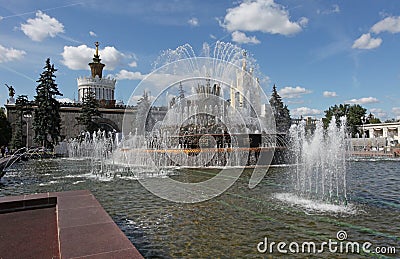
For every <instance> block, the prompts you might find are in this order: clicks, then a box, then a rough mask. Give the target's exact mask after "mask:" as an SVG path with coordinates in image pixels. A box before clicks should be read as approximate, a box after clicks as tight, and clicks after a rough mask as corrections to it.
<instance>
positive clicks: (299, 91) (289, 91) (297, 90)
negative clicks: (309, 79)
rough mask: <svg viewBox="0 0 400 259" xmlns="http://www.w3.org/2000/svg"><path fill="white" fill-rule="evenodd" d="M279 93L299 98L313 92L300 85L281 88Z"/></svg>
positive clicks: (285, 96) (282, 95) (287, 96)
mask: <svg viewBox="0 0 400 259" xmlns="http://www.w3.org/2000/svg"><path fill="white" fill-rule="evenodd" d="M278 93H279V95H280V96H281V97H282V98H299V97H301V96H302V95H303V94H309V93H311V91H310V90H307V89H305V88H304V87H300V86H296V87H290V86H286V87H284V88H282V89H281V90H279V91H278Z"/></svg>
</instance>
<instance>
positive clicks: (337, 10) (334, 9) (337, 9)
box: [317, 4, 340, 14]
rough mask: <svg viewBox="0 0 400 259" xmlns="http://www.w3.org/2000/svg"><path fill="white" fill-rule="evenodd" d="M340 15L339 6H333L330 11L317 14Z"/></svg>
mask: <svg viewBox="0 0 400 259" xmlns="http://www.w3.org/2000/svg"><path fill="white" fill-rule="evenodd" d="M334 13H340V7H339V5H337V4H333V5H332V6H331V8H330V9H327V10H320V9H318V10H317V14H334Z"/></svg>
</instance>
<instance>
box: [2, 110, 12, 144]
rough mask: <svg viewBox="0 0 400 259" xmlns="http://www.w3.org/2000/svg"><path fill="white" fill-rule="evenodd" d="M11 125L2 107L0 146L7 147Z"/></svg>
mask: <svg viewBox="0 0 400 259" xmlns="http://www.w3.org/2000/svg"><path fill="white" fill-rule="evenodd" d="M11 133H12V130H11V125H10V122H9V121H8V120H7V116H6V113H5V112H4V109H3V107H1V108H0V146H5V145H8V143H9V142H10V140H11V135H12V134H11Z"/></svg>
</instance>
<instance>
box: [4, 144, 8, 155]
mask: <svg viewBox="0 0 400 259" xmlns="http://www.w3.org/2000/svg"><path fill="white" fill-rule="evenodd" d="M4 151H5V152H6V156H8V147H7V146H6V147H5V148H4Z"/></svg>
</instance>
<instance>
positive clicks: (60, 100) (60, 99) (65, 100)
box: [57, 97, 74, 103]
mask: <svg viewBox="0 0 400 259" xmlns="http://www.w3.org/2000/svg"><path fill="white" fill-rule="evenodd" d="M57 101H58V102H59V103H73V102H74V101H73V100H71V99H69V98H67V97H64V98H59V99H57Z"/></svg>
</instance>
